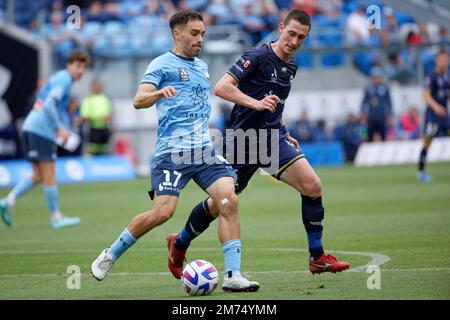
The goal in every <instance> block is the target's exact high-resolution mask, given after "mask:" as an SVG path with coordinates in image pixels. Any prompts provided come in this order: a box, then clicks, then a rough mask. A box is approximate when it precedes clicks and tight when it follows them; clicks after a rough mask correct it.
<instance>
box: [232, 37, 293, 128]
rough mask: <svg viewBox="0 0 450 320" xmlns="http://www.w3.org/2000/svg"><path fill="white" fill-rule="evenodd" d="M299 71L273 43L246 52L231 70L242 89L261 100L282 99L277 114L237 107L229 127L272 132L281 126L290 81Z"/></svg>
mask: <svg viewBox="0 0 450 320" xmlns="http://www.w3.org/2000/svg"><path fill="white" fill-rule="evenodd" d="M296 72H297V63H296V62H295V60H294V59H291V60H289V62H288V63H286V62H284V61H283V60H281V59H280V58H279V57H278V56H277V55H276V54H275V52H274V51H273V49H272V47H271V46H270V44H263V45H261V46H260V47H257V48H254V49H251V50H249V51H247V52H245V53H244V54H243V55H242V57H241V58H240V59H239V60H238V61H237V62H236V63H235V64H234V65H233V66H232V67H231V68H230V69H229V70H228V74H230V75H231V76H232V77H233V78H235V79H236V80H237V82H238V87H239V89H240V90H241V91H242V92H243V93H245V94H246V95H248V96H250V97H252V98H254V99H256V100H261V99H263V98H264V97H265V96H268V95H276V96H278V97H279V98H280V100H281V101H280V102H279V103H278V105H277V108H276V109H275V112H274V113H271V112H270V111H267V110H264V111H256V110H254V109H251V108H247V107H244V106H241V105H238V104H236V105H235V106H234V108H233V111H232V112H231V117H230V127H231V128H232V129H238V128H241V129H244V130H247V129H250V128H253V129H256V130H257V129H273V128H279V127H280V121H281V117H282V114H283V110H284V103H285V100H286V99H287V97H288V95H289V92H290V91H291V81H292V80H293V79H294V77H295V74H296Z"/></svg>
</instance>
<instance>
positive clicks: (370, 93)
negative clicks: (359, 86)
mask: <svg viewBox="0 0 450 320" xmlns="http://www.w3.org/2000/svg"><path fill="white" fill-rule="evenodd" d="M362 111H363V112H366V113H367V115H368V121H369V122H384V121H386V117H387V116H389V115H390V114H391V113H392V106H391V95H390V93H389V88H388V87H387V86H386V85H385V84H383V83H381V84H378V85H374V84H373V83H371V84H369V85H368V86H367V87H366V89H365V90H364V98H363V103H362Z"/></svg>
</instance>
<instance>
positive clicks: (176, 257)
mask: <svg viewBox="0 0 450 320" xmlns="http://www.w3.org/2000/svg"><path fill="white" fill-rule="evenodd" d="M310 28H311V21H310V17H309V15H308V14H307V13H306V12H304V11H302V10H293V11H291V12H290V13H289V14H288V15H287V16H286V18H285V20H284V22H283V23H280V27H279V31H280V38H279V39H278V41H276V42H273V43H269V44H264V45H262V46H260V47H257V48H254V49H251V50H249V51H247V52H246V53H244V55H243V56H242V57H241V58H240V59H239V60H238V61H237V62H236V63H235V64H234V65H233V66H232V67H231V68H230V69H229V71H228V72H227V73H226V74H225V75H224V76H223V78H222V79H221V80H220V81H219V82H218V83H217V85H216V87H215V94H216V95H217V96H219V97H221V98H223V99H225V100H228V101H231V102H233V103H235V106H234V108H233V111H232V114H231V119H230V122H231V128H233V129H244V130H247V129H256V130H259V129H267V130H271V129H278V130H279V134H280V138H279V145H278V150H279V158H278V159H279V161H278V163H277V164H276V165H277V166H276V167H277V170H276V171H275V172H270V173H271V174H272V175H273V176H274V177H275V178H277V179H279V180H281V181H283V182H285V183H287V184H289V185H290V186H292V187H293V188H295V189H296V190H297V191H299V193H300V195H301V198H302V205H301V206H302V219H303V224H304V226H305V229H306V232H307V236H308V245H309V252H310V260H309V268H310V271H311V272H312V273H313V274H315V273H322V272H338V271H342V270H345V269H348V268H349V263H347V262H340V261H338V260H337V259H336V258H335V257H333V256H331V255H329V254H326V253H324V250H323V246H322V230H323V225H322V223H323V218H324V208H323V206H322V186H321V181H320V179H319V177H318V176H317V175H316V173H315V172H314V170H313V169H312V167H311V166H310V165H309V163H308V161H307V160H306V158H305V156H304V154H303V153H302V151H301V149H300V147H299V145H298V142H297V141H296V140H295V139H294V138H292V137H291V136H290V135H289V132H288V130H287V129H286V126H285V125H284V124H283V120H282V113H283V108H284V101H285V100H286V99H287V97H288V95H289V92H290V89H291V81H292V80H293V78H294V77H295V74H296V71H297V64H296V62H295V60H294V58H293V56H294V54H295V52H296V51H297V49H298V48H299V47H300V46H301V45H302V44H303V42H304V41H305V39H306V37H307V36H308V33H309V31H310ZM227 143H228V141H227ZM225 149H226V148H225ZM269 149H270V147H269ZM241 152H243V151H242V150H234V154H235V155H236V154H239V153H241ZM245 153H246V156H251V155H250V154H248V153H249V152H248V149H246V150H245ZM224 156H225V158H226V159H227V160H228V161H230V162H231V163H232V165H233V167H234V169H235V172H236V174H237V176H238V180H237V184H236V193H238V194H239V193H240V192H242V190H243V189H244V188H245V187H246V186H247V183H248V181H249V180H250V178H251V177H252V175H253V174H254V173H255V172H256V170H257V169H258V168H260V167H263V166H262V165H261V163H256V164H251V163H249V162H247V163H234V159H230V158H229V155H227V154H226V153H225V154H224ZM247 159H248V157H247ZM216 216H217V203H216V202H215V201H214V200H213V199H211V198H209V199H206V200H204V201H203V202H200V203H199V204H198V205H197V206H196V207H194V209H193V210H192V212H191V215H190V216H189V219H188V221H187V223H186V226H185V228H184V229H183V230H182V231H181V232H180V233H179V234H176V233H172V234H170V235H169V236H168V240H169V241H168V242H169V257H171V258H172V259H169V269H170V271H171V272H172V274H173V275H174V276H175V277H178V276H179V273H180V271H179V270H181V268H182V266H183V260H184V257H185V253H186V250H187V248H188V246H189V244H190V242H191V241H192V240H193V239H194V238H195V237H197V236H198V235H199V234H200V233H201V232H203V231H204V230H205V229H206V228H207V227H208V226H209V224H210V223H211V222H212V221H213V220H214V219H215V217H216Z"/></svg>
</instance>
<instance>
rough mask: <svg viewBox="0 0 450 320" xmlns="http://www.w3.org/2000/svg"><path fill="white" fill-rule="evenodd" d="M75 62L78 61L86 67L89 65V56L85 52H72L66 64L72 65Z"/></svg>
mask: <svg viewBox="0 0 450 320" xmlns="http://www.w3.org/2000/svg"><path fill="white" fill-rule="evenodd" d="M75 61H79V62H82V63H85V64H86V65H89V63H90V62H91V59H90V58H89V55H88V54H87V53H85V52H82V51H78V50H77V51H73V52H72V53H71V54H70V56H69V58H68V59H67V63H72V62H75Z"/></svg>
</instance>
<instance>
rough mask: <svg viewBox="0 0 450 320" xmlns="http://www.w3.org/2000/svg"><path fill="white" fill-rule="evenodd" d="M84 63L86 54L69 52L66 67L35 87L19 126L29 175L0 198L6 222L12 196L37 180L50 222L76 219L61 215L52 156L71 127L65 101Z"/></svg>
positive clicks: (64, 223)
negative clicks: (33, 99)
mask: <svg viewBox="0 0 450 320" xmlns="http://www.w3.org/2000/svg"><path fill="white" fill-rule="evenodd" d="M88 64H89V57H88V56H87V55H86V54H84V53H82V52H78V51H75V52H73V53H72V54H71V55H70V56H69V59H68V61H67V64H66V68H65V69H64V70H60V71H58V72H57V73H55V74H54V75H53V76H51V77H50V78H49V79H48V81H47V82H46V84H45V85H44V86H43V88H42V89H41V90H40V91H39V93H38V95H37V98H36V102H35V104H34V106H33V109H32V110H31V112H30V113H29V114H28V116H27V117H26V119H25V121H24V123H23V126H22V131H23V142H24V146H25V155H26V158H27V160H28V161H30V162H31V165H32V169H33V175H32V177H26V178H23V179H21V180H20V181H19V182H18V183H17V185H16V186H15V187H14V188H13V189H12V191H11V192H10V193H9V194H8V196H7V197H6V198H5V199H2V200H0V213H1V217H2V220H3V222H5V224H6V225H11V223H12V218H11V214H10V213H11V208H12V207H13V206H14V204H15V203H16V199H17V198H19V197H20V196H22V195H23V194H25V193H26V192H28V191H29V190H31V189H32V188H33V187H34V186H36V185H37V184H38V183H41V182H42V183H43V185H44V194H45V199H46V201H47V206H48V209H49V211H50V217H51V218H50V224H51V226H52V227H53V228H61V227H70V226H74V225H77V224H79V223H80V219H79V218H78V217H65V216H63V215H62V214H61V212H60V210H59V196H58V188H57V185H56V175H55V160H56V150H57V145H56V141H57V139H58V138H59V139H62V141H63V142H65V141H67V139H68V130H69V129H70V128H71V125H70V119H69V114H68V112H69V111H68V103H69V98H70V93H71V89H72V84H73V83H74V81H77V80H80V78H81V77H82V76H83V74H84V72H85V71H86V67H87V65H88Z"/></svg>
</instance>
